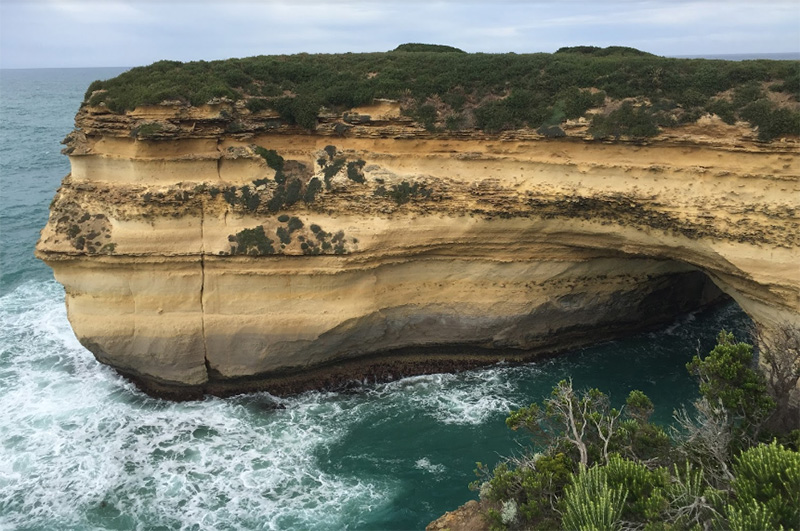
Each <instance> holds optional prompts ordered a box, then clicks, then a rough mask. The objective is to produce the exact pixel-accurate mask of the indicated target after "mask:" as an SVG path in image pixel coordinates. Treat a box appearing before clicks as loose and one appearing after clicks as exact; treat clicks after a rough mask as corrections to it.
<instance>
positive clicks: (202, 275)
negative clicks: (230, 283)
mask: <svg viewBox="0 0 800 531" xmlns="http://www.w3.org/2000/svg"><path fill="white" fill-rule="evenodd" d="M217 168H218V169H219V163H217ZM205 222H206V204H205V200H203V201H202V202H201V203H200V333H201V334H202V336H203V361H204V363H205V366H206V379H208V378H209V375H210V374H211V367H210V366H209V364H208V344H207V343H206V309H205V301H204V297H205V288H206V236H205Z"/></svg>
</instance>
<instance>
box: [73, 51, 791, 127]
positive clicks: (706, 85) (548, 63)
mask: <svg viewBox="0 0 800 531" xmlns="http://www.w3.org/2000/svg"><path fill="white" fill-rule="evenodd" d="M378 98H388V99H393V100H399V101H400V102H401V103H402V105H403V108H404V110H405V112H406V113H407V114H408V115H409V116H411V117H413V118H414V119H415V120H416V121H418V122H419V123H421V124H424V125H425V126H426V127H427V128H428V129H430V130H435V129H445V128H446V129H449V130H460V129H472V128H478V129H481V130H484V131H487V132H498V131H501V130H505V129H515V128H520V127H530V128H534V129H536V128H544V129H542V130H543V131H546V132H548V133H549V134H548V136H550V134H552V135H553V136H559V132H558V127H559V125H561V124H563V122H564V121H565V120H567V119H571V118H579V117H582V116H585V117H587V118H588V119H590V120H591V121H592V122H591V129H590V132H591V133H592V134H594V135H595V136H596V137H619V136H631V137H647V136H652V135H654V134H657V132H658V131H659V128H664V127H670V126H674V125H678V124H681V123H690V122H694V121H696V120H697V119H698V118H699V117H700V116H702V115H703V114H705V113H708V112H710V113H714V114H716V115H718V116H720V117H721V118H722V119H723V120H725V121H726V122H728V123H734V122H735V121H736V120H744V121H747V122H749V123H750V124H752V125H753V126H757V127H758V131H759V137H760V138H761V139H762V140H770V139H773V138H776V137H779V136H781V135H786V134H800V61H771V60H757V61H720V60H706V59H674V58H665V57H658V56H654V55H651V54H648V53H646V52H642V51H639V50H635V49H633V48H626V47H618V46H617V47H608V48H597V47H593V46H577V47H570V48H561V49H559V50H558V51H557V52H555V53H552V54H547V53H534V54H514V53H506V54H484V53H465V52H463V51H462V50H458V49H457V48H452V47H449V46H443V45H426V44H404V45H401V46H398V47H397V48H396V49H395V50H392V51H390V52H384V53H358V54H354V53H347V54H315V55H312V54H305V53H302V54H297V55H289V56H287V55H275V56H257V57H249V58H243V59H228V60H224V61H194V62H189V63H181V62H178V61H159V62H157V63H154V64H152V65H150V66H145V67H137V68H133V69H131V70H129V71H128V72H125V73H123V74H121V75H119V76H117V77H115V78H113V79H109V80H106V81H95V82H93V83H92V84H91V85H90V86H89V89H88V91H87V92H86V96H85V103H87V104H89V105H92V106H97V105H100V104H104V105H105V106H107V107H108V108H109V109H110V110H111V111H113V112H117V113H121V112H124V111H126V110H131V109H134V108H135V107H137V106H140V105H145V104H151V105H152V104H158V103H162V102H164V101H178V102H181V103H184V104H191V105H202V104H204V103H207V102H209V101H215V100H216V101H219V100H221V99H227V100H230V101H239V100H245V101H246V104H247V108H248V109H249V110H250V111H251V112H258V111H261V110H264V109H268V108H270V109H273V110H275V111H277V112H279V113H280V114H281V116H282V117H283V118H284V119H286V120H287V121H289V122H290V123H297V124H300V125H302V126H303V127H306V128H309V129H312V128H313V127H314V126H315V124H316V117H317V114H318V113H319V111H320V110H321V109H322V108H323V107H324V108H327V109H329V110H334V111H341V110H346V109H350V108H353V107H357V106H360V105H365V104H369V103H371V102H373V101H374V100H375V99H378ZM590 110H591V111H590Z"/></svg>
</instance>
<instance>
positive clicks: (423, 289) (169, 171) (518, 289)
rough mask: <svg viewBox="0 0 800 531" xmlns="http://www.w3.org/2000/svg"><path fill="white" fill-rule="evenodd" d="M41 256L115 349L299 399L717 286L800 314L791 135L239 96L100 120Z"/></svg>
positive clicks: (779, 314)
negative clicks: (305, 105) (328, 108)
mask: <svg viewBox="0 0 800 531" xmlns="http://www.w3.org/2000/svg"><path fill="white" fill-rule="evenodd" d="M76 125H77V128H76V131H75V132H73V133H72V134H71V135H70V136H69V137H68V138H67V148H66V149H65V152H67V153H68V154H69V155H70V160H71V164H72V172H71V174H70V175H69V176H67V177H66V178H65V179H64V182H63V183H62V186H61V188H60V189H59V190H58V192H57V194H56V196H55V199H54V201H53V204H52V206H51V214H50V219H49V222H48V224H47V226H46V227H45V228H44V229H43V231H42V235H41V239H40V241H39V244H38V246H37V255H38V256H39V257H40V258H42V259H43V260H44V261H46V262H47V263H48V264H49V265H50V266H51V267H52V268H53V270H54V272H55V276H56V278H57V279H58V281H59V282H61V283H62V284H63V285H64V286H65V288H66V292H67V305H68V308H69V318H70V322H71V323H72V326H73V328H74V330H75V333H76V335H77V336H78V338H79V339H80V341H81V342H82V343H83V344H84V345H85V346H86V347H87V348H89V349H90V350H91V351H92V352H93V353H94V354H95V355H96V356H97V358H98V359H99V360H100V361H102V362H104V363H107V364H109V365H111V366H113V367H115V368H116V369H118V370H119V371H120V372H122V373H124V374H126V375H129V376H131V377H132V378H134V379H135V380H136V381H137V382H139V383H140V384H141V385H142V386H143V387H144V388H145V389H147V390H149V391H151V392H156V393H166V394H170V395H172V396H197V395H199V394H201V393H203V392H212V393H218V394H225V393H231V392H239V391H248V390H255V389H268V390H271V391H273V392H291V391H295V390H299V389H303V388H307V387H320V386H324V385H327V384H329V383H333V382H340V381H342V380H347V379H351V378H362V377H367V376H376V377H393V376H398V375H399V374H410V373H414V372H423V371H430V370H448V369H451V368H456V367H459V366H471V365H476V364H481V363H486V362H490V361H494V360H498V359H515V358H521V357H526V356H531V355H537V354H540V353H546V352H554V351H559V350H563V349H566V348H571V347H575V346H578V345H582V344H586V343H590V342H596V341H598V340H602V339H606V338H612V337H615V336H618V335H620V334H623V333H628V332H631V331H635V330H639V329H642V328H646V327H648V326H652V325H654V324H657V323H659V322H662V321H664V320H666V319H669V318H670V317H672V316H674V315H676V314H677V313H679V312H682V311H686V310H691V309H693V308H696V307H698V306H700V305H703V304H708V303H711V302H713V301H714V300H716V299H717V298H718V297H719V296H720V291H721V292H723V293H725V294H727V295H729V296H730V297H733V298H734V299H735V300H736V302H738V303H739V305H740V306H741V307H742V308H743V309H744V311H746V312H747V313H748V314H749V315H750V316H751V317H752V318H753V319H754V320H755V321H756V322H757V323H760V324H763V325H766V326H768V327H769V326H775V325H778V324H782V323H794V324H800V302H799V298H800V265H798V264H800V163H799V162H798V156H797V155H798V143H797V142H796V140H797V139H794V140H793V139H782V140H780V141H775V142H772V143H769V144H763V143H757V142H755V141H754V138H753V135H752V132H750V130H749V129H744V128H737V127H735V126H728V125H725V124H723V123H722V122H720V121H718V120H717V119H714V118H710V117H708V118H703V119H701V120H700V122H698V123H696V124H692V125H690V126H685V127H683V128H674V129H671V130H670V131H669V134H668V135H662V136H659V137H656V138H655V139H652V140H650V141H649V142H648V143H647V144H637V143H633V142H624V141H618V142H615V143H602V142H598V141H592V140H590V139H588V138H585V131H584V129H585V126H581V125H580V124H573V127H571V128H567V133H568V136H567V137H566V138H561V139H545V138H542V137H541V136H539V135H537V134H536V133H534V132H532V131H529V130H521V131H513V132H506V133H503V134H500V135H495V136H489V135H486V134H484V133H481V132H479V131H475V132H471V133H469V132H466V133H465V132H463V131H462V132H459V133H445V132H439V133H431V132H427V131H426V130H425V129H424V128H422V127H420V126H418V125H416V124H414V123H412V122H411V121H410V120H409V119H407V118H405V117H402V116H401V115H400V113H399V107H398V105H396V104H394V103H392V102H379V103H377V104H376V105H374V106H371V107H370V108H362V109H355V110H353V111H352V112H350V113H347V114H346V115H344V116H343V115H334V114H330V115H322V116H321V117H320V120H319V125H318V126H317V129H316V131H314V132H309V131H306V130H302V129H300V128H298V127H296V126H288V125H286V124H284V123H283V122H281V120H280V119H279V118H278V117H277V116H275V115H271V114H269V113H268V112H263V113H260V114H257V115H251V114H249V113H248V112H247V111H246V110H245V109H243V108H242V107H236V106H234V105H232V104H220V105H207V106H204V107H202V108H193V107H181V106H167V105H163V106H154V107H148V108H140V109H137V110H135V111H132V112H129V113H128V114H126V115H115V114H111V113H108V112H107V111H105V110H104V109H101V108H90V107H84V108H82V109H81V111H80V112H79V114H78V116H77V118H76Z"/></svg>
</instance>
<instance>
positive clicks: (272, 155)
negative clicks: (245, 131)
mask: <svg viewBox="0 0 800 531" xmlns="http://www.w3.org/2000/svg"><path fill="white" fill-rule="evenodd" d="M254 151H255V152H256V155H259V156H260V157H261V158H263V159H264V160H265V161H266V163H267V166H269V167H270V168H272V169H273V170H275V171H282V170H283V164H284V160H283V157H281V156H280V155H278V152H277V151H275V150H274V149H266V148H263V147H261V146H256V147H255V149H254Z"/></svg>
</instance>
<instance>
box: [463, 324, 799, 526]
mask: <svg viewBox="0 0 800 531" xmlns="http://www.w3.org/2000/svg"><path fill="white" fill-rule="evenodd" d="M787 334H788V336H793V334H794V331H789V332H787ZM792 352H794V351H792ZM752 361H753V356H752V347H751V346H750V345H747V344H745V343H737V342H735V341H734V339H733V336H732V335H731V334H729V333H727V332H724V331H723V332H721V333H720V335H719V337H718V343H717V345H716V347H715V348H714V349H713V350H712V351H711V353H710V354H709V355H708V356H706V357H705V358H700V357H699V356H697V357H695V359H694V360H693V361H692V362H691V363H689V364H688V368H689V370H690V371H691V372H692V374H694V375H695V376H697V378H698V383H699V384H700V386H701V394H702V398H701V399H700V400H698V401H697V402H696V403H695V408H696V412H695V414H694V416H691V415H689V414H688V413H686V412H685V411H684V412H683V414H682V415H681V414H678V413H676V420H677V422H678V424H679V427H678V428H677V429H676V430H675V433H676V436H675V437H673V438H670V437H669V436H668V435H667V433H666V431H664V429H663V428H661V427H659V426H656V425H654V424H652V423H650V421H649V417H650V414H651V413H652V411H653V404H652V402H651V401H650V399H649V398H648V397H647V396H646V395H644V393H642V392H641V391H632V392H631V393H630V395H629V396H628V399H627V401H626V404H625V405H624V406H623V407H622V408H621V410H616V409H614V408H612V407H611V406H610V402H609V400H608V397H607V396H606V395H605V394H603V393H601V392H600V391H598V390H596V389H591V390H588V391H576V390H574V389H573V388H572V383H571V382H570V381H562V382H559V384H558V385H556V386H555V387H554V389H553V392H552V394H551V396H550V397H549V398H547V399H545V400H544V401H543V402H542V403H541V404H532V405H530V406H528V407H525V408H522V409H520V410H517V411H513V412H511V414H510V415H509V417H508V419H507V421H506V423H507V424H508V426H509V427H511V428H512V429H525V430H527V431H529V432H530V434H531V435H532V437H533V439H532V440H533V443H534V445H535V448H537V449H538V451H539V453H533V451H530V452H528V453H525V454H524V455H523V456H521V457H515V458H513V459H508V460H505V461H503V462H501V463H500V464H499V465H497V467H495V469H494V470H493V471H491V472H490V471H489V470H488V468H487V467H485V466H484V465H482V464H480V463H479V464H478V470H477V472H478V474H479V475H481V476H483V477H484V478H485V481H483V482H480V481H478V482H475V483H473V485H472V487H473V488H475V489H479V490H480V496H481V500H482V501H483V502H484V504H486V505H487V506H488V509H487V512H486V515H485V516H486V518H487V521H488V522H489V524H490V527H491V528H492V529H495V530H498V529H559V528H561V529H581V530H583V529H585V530H596V529H642V530H645V531H657V530H662V531H666V530H670V531H674V530H684V529H686V530H689V529H692V530H695V529H696V530H702V529H712V528H713V529H735V530H739V529H741V530H745V529H747V530H756V529H786V530H788V529H798V528H800V453H798V452H797V449H796V448H795V449H791V448H787V447H785V446H783V445H781V444H779V443H778V442H777V441H775V440H774V439H773V440H772V441H771V442H766V441H765V440H764V438H763V436H762V435H761V434H762V433H763V432H760V431H759V430H760V429H761V426H762V425H763V423H762V422H761V421H763V419H765V418H766V416H768V415H769V411H767V410H768V409H769V408H770V407H772V408H774V405H775V402H774V401H772V400H771V398H770V396H769V393H770V392H771V391H770V388H769V386H768V385H765V380H764V379H763V377H762V376H761V375H760V374H759V373H758V372H757V371H756V370H755V369H753V368H752V367H753V365H752ZM712 402H713V404H712ZM714 404H716V405H714ZM689 417H691V418H689ZM687 419H688V420H687ZM796 423H797V420H795V424H796ZM793 427H795V428H796V427H797V426H796V425H795V426H793ZM756 428H758V429H756ZM732 435H736V436H732ZM781 436H782V437H784V440H786V441H793V440H794V439H796V434H795V432H793V433H790V434H786V433H784V434H782V435H781ZM648 446H651V448H648Z"/></svg>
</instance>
